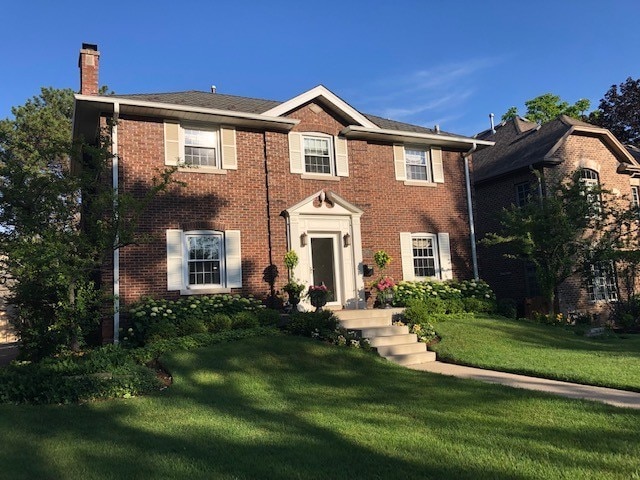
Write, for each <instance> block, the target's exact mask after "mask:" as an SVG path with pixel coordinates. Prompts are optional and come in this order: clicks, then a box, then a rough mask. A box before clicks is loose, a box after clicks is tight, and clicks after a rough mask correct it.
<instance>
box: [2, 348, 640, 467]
mask: <svg viewBox="0 0 640 480" xmlns="http://www.w3.org/2000/svg"><path fill="white" fill-rule="evenodd" d="M269 342H270V343H271V346H269V347H267V346H266V345H268V344H269ZM169 366H170V368H172V370H173V373H174V374H175V377H176V383H175V384H174V386H172V387H171V388H170V389H169V390H168V391H166V392H164V393H163V394H161V395H157V396H155V397H151V398H141V399H133V400H129V401H112V402H102V403H96V404H90V405H84V406H79V407H78V406H70V407H46V408H43V407H19V410H16V407H6V406H2V407H0V425H1V426H2V428H0V440H1V441H2V444H3V449H2V450H0V464H2V465H8V466H10V468H14V471H11V470H8V469H6V468H5V469H4V471H3V474H7V473H9V474H12V473H13V472H15V476H13V475H12V476H10V477H9V478H69V477H73V478H187V477H189V478H261V479H262V478H265V479H266V478H275V479H289V478H510V479H518V478H522V479H524V478H530V477H531V475H530V474H531V473H532V472H533V471H535V470H531V471H529V472H527V471H526V470H525V471H523V470H522V465H519V464H518V462H524V463H529V464H531V462H533V464H535V463H536V462H541V463H544V464H552V465H554V466H556V467H557V468H558V469H559V471H562V468H566V467H573V466H576V467H578V466H580V467H585V468H589V469H592V470H593V471H602V472H607V471H609V470H610V469H611V468H612V466H613V465H615V464H616V459H615V458H613V459H612V457H615V455H616V454H619V455H620V456H622V457H624V456H625V455H626V456H633V454H634V453H636V454H637V453H638V452H637V451H635V450H633V451H632V449H631V448H630V447H629V445H637V438H638V429H637V428H635V429H634V428H623V427H622V426H621V425H628V424H629V423H630V422H631V424H632V425H638V424H640V422H638V420H640V414H636V413H635V412H634V413H627V412H625V415H624V416H623V415H615V414H616V413H619V412H620V411H619V410H615V409H612V408H610V407H606V406H599V405H593V406H590V407H589V410H590V411H591V412H592V414H593V415H600V416H603V417H604V416H607V415H608V417H607V418H608V419H609V422H610V431H603V430H599V429H597V428H596V427H594V426H593V425H592V424H591V423H590V422H584V423H581V424H575V423H572V421H569V420H568V421H567V422H565V423H563V422H562V421H560V422H559V423H560V424H553V422H551V423H552V424H547V423H545V422H548V416H547V413H546V412H545V409H548V408H549V406H548V405H547V404H548V403H549V402H548V397H546V396H544V395H538V394H534V393H522V392H517V391H513V390H509V389H501V388H499V387H496V386H492V385H485V384H480V383H472V382H464V381H460V380H458V379H453V378H447V377H441V376H437V375H430V374H424V373H421V372H414V371H409V370H406V369H402V368H398V367H396V366H394V365H386V364H383V363H382V361H381V360H376V359H375V358H372V357H371V356H369V355H366V354H362V355H353V352H349V351H347V350H346V349H337V348H330V347H326V346H324V345H322V344H319V343H313V342H306V341H300V340H299V339H293V338H289V337H284V338H274V339H269V340H266V339H251V340H248V341H243V342H237V343H233V344H228V345H223V346H220V347H216V348H215V349H214V348H211V349H205V350H202V351H199V352H185V353H181V354H176V355H174V356H173V357H172V358H171V359H170V360H169ZM216 372H217V374H216ZM543 399H544V401H543ZM558 404H560V405H561V406H562V405H567V410H568V411H569V412H570V413H569V415H572V414H575V412H576V410H575V409H572V408H570V406H569V405H568V404H567V402H566V401H565V400H558V401H557V402H556V404H555V405H554V407H555V408H556V409H557V408H558ZM506 409H508V410H509V411H511V412H514V411H515V412H518V411H520V410H521V411H522V414H521V415H518V414H517V413H516V420H513V419H511V420H510V421H511V422H515V424H510V423H509V422H505V418H504V417H505V411H506ZM9 417H12V418H9ZM623 417H624V418H623ZM470 425H474V427H475V428H470ZM618 425H620V428H617V429H616V426H618ZM11 427H13V430H11ZM623 431H624V432H625V433H621V432H623ZM389 437H390V440H389V439H388V438H389ZM514 438H517V439H518V442H514ZM603 438H605V439H606V440H604V441H603ZM65 443H66V444H68V445H69V446H67V447H65V446H64V445H65ZM566 445H575V446H577V448H578V449H579V452H578V453H580V451H584V452H587V453H595V455H592V456H590V457H589V458H586V459H585V458H582V457H580V456H579V455H578V456H576V452H575V450H574V451H571V452H566V453H565V447H566ZM636 450H637V449H636ZM618 460H619V459H618ZM65 466H68V469H67V468H65Z"/></svg>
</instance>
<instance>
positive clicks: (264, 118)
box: [75, 94, 300, 128]
mask: <svg viewBox="0 0 640 480" xmlns="http://www.w3.org/2000/svg"><path fill="white" fill-rule="evenodd" d="M75 99H76V101H83V102H89V103H103V104H105V103H106V104H113V106H114V109H115V108H116V106H118V105H119V106H125V107H129V106H131V107H145V108H151V109H157V110H169V111H175V112H188V113H203V114H207V115H217V116H221V117H229V118H240V119H245V120H255V121H260V122H269V123H277V124H281V125H283V126H285V127H288V128H292V127H293V126H295V125H297V124H298V123H300V120H294V119H291V118H283V117H273V116H269V115H261V114H257V113H245V112H235V111H231V110H219V109H216V108H204V107H192V106H188V105H175V104H172V103H161V102H147V101H144V100H132V99H128V98H117V97H104V96H99V95H79V94H76V95H75Z"/></svg>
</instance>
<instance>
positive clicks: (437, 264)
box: [411, 233, 442, 281]
mask: <svg viewBox="0 0 640 480" xmlns="http://www.w3.org/2000/svg"><path fill="white" fill-rule="evenodd" d="M415 238H430V239H431V244H432V245H433V260H434V270H435V275H433V276H431V277H420V276H418V275H416V268H415V264H414V267H413V275H414V278H415V280H416V281H422V280H433V279H436V280H441V279H442V270H441V268H440V245H438V235H436V234H435V233H412V234H411V242H412V243H411V259H412V260H413V261H415V257H414V255H413V240H414V239H415Z"/></svg>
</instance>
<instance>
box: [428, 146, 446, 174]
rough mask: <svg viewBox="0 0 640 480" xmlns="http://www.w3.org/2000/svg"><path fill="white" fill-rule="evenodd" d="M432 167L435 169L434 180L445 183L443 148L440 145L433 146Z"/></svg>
mask: <svg viewBox="0 0 640 480" xmlns="http://www.w3.org/2000/svg"><path fill="white" fill-rule="evenodd" d="M431 168H432V170H433V181H434V182H435V183H444V167H443V165H442V149H441V148H439V147H431Z"/></svg>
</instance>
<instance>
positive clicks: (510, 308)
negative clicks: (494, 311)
mask: <svg viewBox="0 0 640 480" xmlns="http://www.w3.org/2000/svg"><path fill="white" fill-rule="evenodd" d="M498 314H500V315H502V316H503V317H507V318H516V317H517V316H518V306H517V304H516V301H515V300H514V299H512V298H501V299H500V300H499V301H498Z"/></svg>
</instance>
